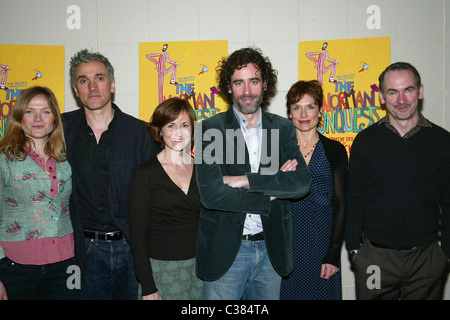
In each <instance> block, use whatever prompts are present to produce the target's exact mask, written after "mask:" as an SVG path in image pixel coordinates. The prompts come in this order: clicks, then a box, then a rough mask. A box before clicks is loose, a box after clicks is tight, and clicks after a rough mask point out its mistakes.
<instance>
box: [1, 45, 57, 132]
mask: <svg viewBox="0 0 450 320" xmlns="http://www.w3.org/2000/svg"><path fill="white" fill-rule="evenodd" d="M32 86H43V87H48V88H49V89H51V90H52V91H53V92H54V93H55V95H56V99H57V100H58V104H59V107H60V110H61V112H63V111H64V47H63V46H40V45H10V44H0V139H1V138H3V136H4V134H5V130H6V125H7V123H8V118H9V116H10V115H11V111H12V108H13V107H14V103H15V102H16V100H17V98H18V97H19V94H20V91H21V90H23V89H26V88H29V87H32Z"/></svg>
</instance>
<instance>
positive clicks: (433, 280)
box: [352, 240, 447, 300]
mask: <svg viewBox="0 0 450 320" xmlns="http://www.w3.org/2000/svg"><path fill="white" fill-rule="evenodd" d="M352 264H353V267H354V271H355V282H356V298H357V299H361V300H372V299H386V300H397V299H402V300H438V299H441V298H442V288H443V285H444V273H445V270H446V267H447V258H446V256H445V254H444V252H443V251H442V249H441V247H440V246H439V244H438V243H433V244H431V245H427V246H422V247H416V248H412V249H401V250H398V249H386V248H380V247H377V246H375V245H373V244H372V243H371V242H370V241H368V240H366V241H364V244H363V246H362V247H361V249H360V250H359V252H358V253H357V254H356V255H355V257H354V258H353V261H352Z"/></svg>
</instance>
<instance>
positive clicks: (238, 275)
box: [203, 240, 281, 300]
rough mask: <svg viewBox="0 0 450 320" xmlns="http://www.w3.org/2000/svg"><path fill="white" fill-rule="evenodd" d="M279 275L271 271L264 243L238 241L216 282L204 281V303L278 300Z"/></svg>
mask: <svg viewBox="0 0 450 320" xmlns="http://www.w3.org/2000/svg"><path fill="white" fill-rule="evenodd" d="M280 285H281V276H280V275H279V274H278V273H277V272H276V271H275V270H274V269H273V267H272V264H271V262H270V260H269V256H268V255H267V250H266V244H265V241H264V240H262V241H246V240H242V242H241V247H240V249H239V252H238V254H237V256H236V259H235V260H234V262H233V264H232V266H231V267H230V269H229V270H228V271H227V272H226V273H225V274H224V275H223V276H222V277H221V278H220V279H218V280H216V281H205V282H204V285H203V299H204V300H240V299H244V300H278V299H280Z"/></svg>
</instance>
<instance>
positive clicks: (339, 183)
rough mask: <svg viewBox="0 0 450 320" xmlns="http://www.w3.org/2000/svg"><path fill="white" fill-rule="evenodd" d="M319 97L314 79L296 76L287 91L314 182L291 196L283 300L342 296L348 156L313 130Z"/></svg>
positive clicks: (290, 112) (319, 108)
mask: <svg viewBox="0 0 450 320" xmlns="http://www.w3.org/2000/svg"><path fill="white" fill-rule="evenodd" d="M322 102H323V90H322V87H321V86H320V84H319V83H318V82H317V81H315V80H313V81H298V82H297V83H295V84H294V85H292V87H291V88H290V90H289V92H288V93H287V95H286V106H287V114H288V117H289V118H290V119H291V121H292V122H293V124H294V126H295V128H296V132H297V140H298V145H299V148H300V151H301V153H302V154H303V157H304V158H305V161H306V163H307V164H308V167H309V169H310V171H311V175H312V183H311V190H310V192H309V193H308V194H307V195H306V196H304V197H302V198H300V199H295V200H292V201H291V211H292V216H293V250H294V252H293V260H294V270H293V272H292V273H291V274H290V275H289V276H288V277H286V278H284V279H283V281H282V283H281V295H280V297H281V299H283V300H340V299H342V288H341V287H342V286H341V272H340V251H341V245H342V241H343V236H344V225H345V195H346V183H347V164H348V156H347V152H346V150H345V147H344V146H343V145H342V144H341V143H339V142H337V141H334V140H331V139H329V138H326V137H325V136H323V135H322V134H320V133H319V132H318V131H317V128H318V125H319V122H320V118H321V117H322Z"/></svg>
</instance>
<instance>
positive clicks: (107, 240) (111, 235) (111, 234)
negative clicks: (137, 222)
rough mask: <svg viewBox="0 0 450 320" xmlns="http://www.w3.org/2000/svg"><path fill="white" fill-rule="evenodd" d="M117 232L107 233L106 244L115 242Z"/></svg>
mask: <svg viewBox="0 0 450 320" xmlns="http://www.w3.org/2000/svg"><path fill="white" fill-rule="evenodd" d="M115 233H116V232H107V233H105V241H106V242H111V241H113V240H114V234H115ZM108 237H111V239H108Z"/></svg>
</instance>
